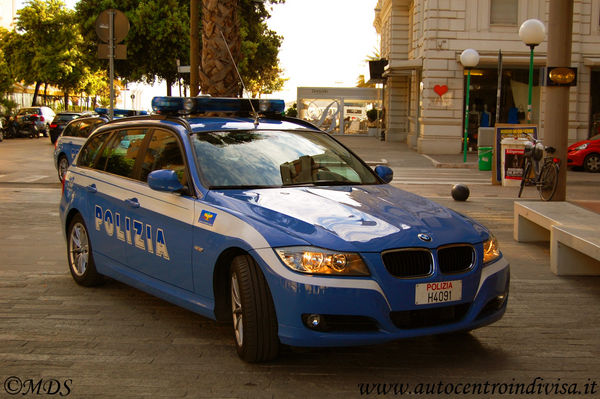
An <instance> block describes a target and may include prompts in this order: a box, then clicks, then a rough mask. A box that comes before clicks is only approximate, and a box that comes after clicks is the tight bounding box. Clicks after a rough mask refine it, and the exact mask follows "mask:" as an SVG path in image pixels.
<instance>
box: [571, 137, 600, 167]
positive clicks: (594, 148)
mask: <svg viewBox="0 0 600 399" xmlns="http://www.w3.org/2000/svg"><path fill="white" fill-rule="evenodd" d="M567 158H568V165H569V166H577V167H583V169H585V170H586V171H587V172H600V134H597V135H595V136H592V137H590V138H589V139H587V140H583V141H579V142H577V143H575V144H572V145H570V146H569V150H568V154H567Z"/></svg>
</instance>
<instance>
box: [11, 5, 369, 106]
mask: <svg viewBox="0 0 600 399" xmlns="http://www.w3.org/2000/svg"><path fill="white" fill-rule="evenodd" d="M63 1H64V2H65V4H66V5H67V6H68V7H70V8H74V6H75V3H77V0H63ZM17 3H21V6H22V4H23V3H25V0H18V1H17ZM376 4H377V0H286V1H285V3H284V4H276V5H273V6H272V11H271V18H270V19H269V20H268V21H267V24H268V26H269V28H270V29H272V30H274V31H276V32H277V34H279V35H281V36H283V38H284V40H283V43H282V45H281V48H280V51H279V60H280V67H281V68H282V69H283V71H284V77H285V78H287V79H289V80H288V81H287V82H286V84H285V86H284V89H283V90H282V91H281V92H277V93H274V94H273V95H270V96H269V97H272V98H282V99H284V100H285V101H286V103H291V102H295V101H296V88H297V87H306V86H308V87H315V86H318V87H354V86H356V81H357V79H358V76H359V75H361V74H366V76H367V80H368V64H367V63H366V62H365V59H366V58H367V57H368V56H369V55H371V54H373V53H374V52H375V50H376V49H377V48H378V47H379V42H378V37H377V32H376V31H375V28H374V27H373V20H374V18H375V11H374V9H375V6H376ZM18 8H20V7H19V6H18ZM142 90H143V95H142ZM132 93H136V94H137V96H140V97H144V98H147V99H148V100H147V101H144V103H142V107H143V108H145V109H150V100H151V97H152V96H153V95H165V93H166V88H165V86H164V83H163V84H162V85H158V87H154V88H144V87H140V86H139V85H131V87H130V90H129V92H128V93H123V95H122V101H123V102H125V104H124V105H122V106H131V105H132V103H131V100H130V99H129V97H130V95H131V94H132ZM178 93H179V90H173V95H177V94H178Z"/></svg>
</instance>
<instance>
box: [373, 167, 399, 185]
mask: <svg viewBox="0 0 600 399" xmlns="http://www.w3.org/2000/svg"><path fill="white" fill-rule="evenodd" d="M375 173H376V174H377V176H379V178H380V179H381V180H383V181H384V183H389V182H391V181H392V179H393V178H394V171H393V170H392V169H391V168H390V167H389V166H384V165H377V166H376V167H375Z"/></svg>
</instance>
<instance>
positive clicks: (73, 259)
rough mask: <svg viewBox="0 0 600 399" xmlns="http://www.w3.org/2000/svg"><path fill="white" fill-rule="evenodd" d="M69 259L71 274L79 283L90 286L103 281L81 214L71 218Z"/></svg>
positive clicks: (68, 231)
mask: <svg viewBox="0 0 600 399" xmlns="http://www.w3.org/2000/svg"><path fill="white" fill-rule="evenodd" d="M67 260H68V262H69V270H70V271H71V276H73V279H74V280H75V282H77V284H80V285H83V286H86V287H89V286H93V285H97V284H99V283H100V282H102V276H101V275H100V274H99V273H98V272H97V271H96V265H95V264H94V258H93V257H92V245H91V243H90V238H89V235H88V231H87V227H86V226H85V222H84V221H83V218H82V217H81V215H79V214H77V215H75V216H74V217H73V220H71V223H70V224H69V229H68V230H67Z"/></svg>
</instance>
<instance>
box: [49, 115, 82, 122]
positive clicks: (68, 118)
mask: <svg viewBox="0 0 600 399" xmlns="http://www.w3.org/2000/svg"><path fill="white" fill-rule="evenodd" d="M78 117H79V115H77V114H63V115H61V114H58V115H56V116H55V117H54V121H56V122H68V121H72V120H73V119H75V118H78Z"/></svg>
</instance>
